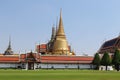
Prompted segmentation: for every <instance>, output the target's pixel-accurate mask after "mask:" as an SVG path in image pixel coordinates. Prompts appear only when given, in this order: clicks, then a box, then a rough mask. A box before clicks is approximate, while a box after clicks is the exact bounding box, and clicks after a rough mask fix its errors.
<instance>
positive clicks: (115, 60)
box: [112, 49, 120, 71]
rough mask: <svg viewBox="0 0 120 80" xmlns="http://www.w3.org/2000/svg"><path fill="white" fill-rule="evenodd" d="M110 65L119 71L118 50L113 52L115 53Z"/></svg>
mask: <svg viewBox="0 0 120 80" xmlns="http://www.w3.org/2000/svg"><path fill="white" fill-rule="evenodd" d="M112 64H113V65H115V69H116V70H117V71H119V65H120V51H119V50H118V49H116V50H115V53H114V55H113V59H112Z"/></svg>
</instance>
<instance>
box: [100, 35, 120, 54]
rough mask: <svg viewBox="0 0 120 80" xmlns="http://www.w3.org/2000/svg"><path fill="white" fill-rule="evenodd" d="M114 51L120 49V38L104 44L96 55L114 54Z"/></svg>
mask: <svg viewBox="0 0 120 80" xmlns="http://www.w3.org/2000/svg"><path fill="white" fill-rule="evenodd" d="M115 49H120V36H118V37H116V38H113V39H111V40H108V41H106V42H104V43H103V44H102V46H101V48H100V50H99V51H98V53H105V52H109V53H114V51H115Z"/></svg>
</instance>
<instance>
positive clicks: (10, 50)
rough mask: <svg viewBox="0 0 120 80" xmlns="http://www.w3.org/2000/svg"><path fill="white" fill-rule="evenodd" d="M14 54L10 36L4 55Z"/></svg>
mask: <svg viewBox="0 0 120 80" xmlns="http://www.w3.org/2000/svg"><path fill="white" fill-rule="evenodd" d="M11 54H13V51H12V48H11V37H10V36H9V45H8V48H7V49H6V51H5V52H4V55H11Z"/></svg>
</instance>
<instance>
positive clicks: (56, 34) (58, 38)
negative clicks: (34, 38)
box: [37, 11, 75, 55]
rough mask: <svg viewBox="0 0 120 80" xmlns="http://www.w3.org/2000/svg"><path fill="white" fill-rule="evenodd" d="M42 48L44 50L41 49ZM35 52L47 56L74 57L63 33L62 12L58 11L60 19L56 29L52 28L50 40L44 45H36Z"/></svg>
mask: <svg viewBox="0 0 120 80" xmlns="http://www.w3.org/2000/svg"><path fill="white" fill-rule="evenodd" d="M43 47H44V48H43ZM37 52H41V53H43V54H47V55H75V53H74V52H73V51H71V47H70V46H69V45H68V41H67V39H66V35H65V32H64V27H63V21H62V11H60V19H59V25H58V28H56V30H55V27H54V26H53V28H52V35H51V40H50V41H49V42H48V43H46V44H41V45H37Z"/></svg>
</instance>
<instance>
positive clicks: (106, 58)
mask: <svg viewBox="0 0 120 80" xmlns="http://www.w3.org/2000/svg"><path fill="white" fill-rule="evenodd" d="M110 64H111V58H110V56H109V54H108V53H107V52H105V53H104V55H103V57H102V59H101V65H104V66H106V70H107V66H108V65H110Z"/></svg>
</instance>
